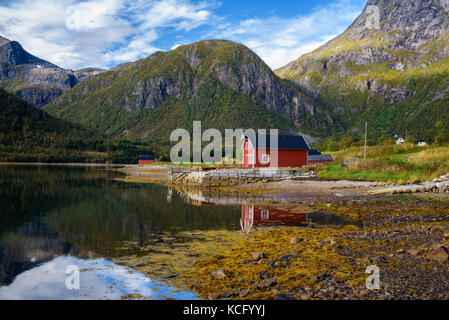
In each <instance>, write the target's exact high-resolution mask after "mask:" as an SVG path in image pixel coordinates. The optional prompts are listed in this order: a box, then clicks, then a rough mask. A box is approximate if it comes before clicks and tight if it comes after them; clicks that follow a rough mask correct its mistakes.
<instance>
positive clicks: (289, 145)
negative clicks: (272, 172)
mask: <svg viewBox="0 0 449 320" xmlns="http://www.w3.org/2000/svg"><path fill="white" fill-rule="evenodd" d="M242 140H243V144H242V149H243V166H244V167H245V168H263V167H280V168H299V167H303V166H307V165H308V163H307V162H308V161H307V160H308V156H307V152H308V151H309V150H310V147H309V145H308V143H307V141H306V140H305V139H304V137H302V136H278V143H277V147H275V146H273V147H271V146H270V136H259V135H257V136H256V137H249V136H244V137H243V138H242ZM273 152H277V154H278V164H277V166H275V165H274V164H273V163H272V161H271V160H272V158H273V156H272V155H273Z"/></svg>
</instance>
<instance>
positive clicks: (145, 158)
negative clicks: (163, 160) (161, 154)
mask: <svg viewBox="0 0 449 320" xmlns="http://www.w3.org/2000/svg"><path fill="white" fill-rule="evenodd" d="M154 161H155V160H154V156H139V165H142V164H148V163H153V162H154Z"/></svg>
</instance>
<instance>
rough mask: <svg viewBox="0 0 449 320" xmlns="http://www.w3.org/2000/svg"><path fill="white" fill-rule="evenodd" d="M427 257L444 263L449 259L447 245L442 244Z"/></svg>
mask: <svg viewBox="0 0 449 320" xmlns="http://www.w3.org/2000/svg"><path fill="white" fill-rule="evenodd" d="M426 259H427V260H432V261H436V262H439V263H443V262H445V261H447V260H448V259H449V252H448V250H447V248H446V247H444V246H440V247H438V248H436V249H434V250H433V251H432V252H431V253H429V254H428V255H427V256H426Z"/></svg>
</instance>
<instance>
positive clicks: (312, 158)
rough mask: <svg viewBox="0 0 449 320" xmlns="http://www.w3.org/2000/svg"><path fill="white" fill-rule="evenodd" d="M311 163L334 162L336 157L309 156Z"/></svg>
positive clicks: (326, 155) (328, 155)
mask: <svg viewBox="0 0 449 320" xmlns="http://www.w3.org/2000/svg"><path fill="white" fill-rule="evenodd" d="M308 160H309V162H326V161H334V157H332V155H330V154H321V155H318V156H309V157H308Z"/></svg>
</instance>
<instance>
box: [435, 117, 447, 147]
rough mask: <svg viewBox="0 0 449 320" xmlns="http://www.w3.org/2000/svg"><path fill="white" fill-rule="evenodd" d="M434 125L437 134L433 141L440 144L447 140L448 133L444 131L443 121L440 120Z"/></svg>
mask: <svg viewBox="0 0 449 320" xmlns="http://www.w3.org/2000/svg"><path fill="white" fill-rule="evenodd" d="M435 127H436V128H437V131H438V135H437V137H436V139H435V142H436V143H437V144H439V145H442V144H444V143H446V142H448V141H449V135H448V134H447V133H446V130H445V129H444V125H443V122H442V121H441V120H440V121H438V122H437V123H436V124H435Z"/></svg>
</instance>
